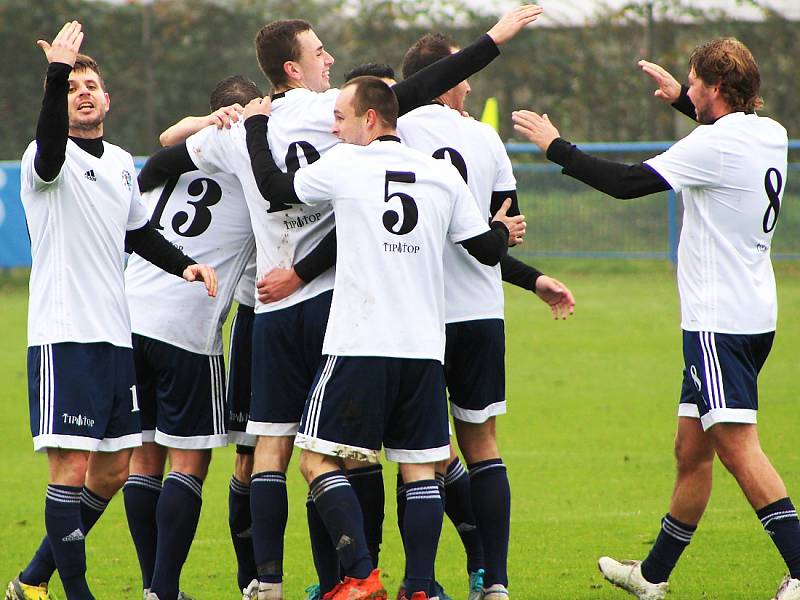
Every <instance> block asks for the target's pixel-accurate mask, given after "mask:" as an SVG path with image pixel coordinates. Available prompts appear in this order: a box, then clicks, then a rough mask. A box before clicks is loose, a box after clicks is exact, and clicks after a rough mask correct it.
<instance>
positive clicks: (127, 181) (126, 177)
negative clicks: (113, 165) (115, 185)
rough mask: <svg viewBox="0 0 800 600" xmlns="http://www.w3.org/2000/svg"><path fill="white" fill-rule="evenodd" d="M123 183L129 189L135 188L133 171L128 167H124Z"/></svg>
mask: <svg viewBox="0 0 800 600" xmlns="http://www.w3.org/2000/svg"><path fill="white" fill-rule="evenodd" d="M122 183H124V184H125V187H126V188H128V189H129V190H130V189H132V188H133V177H131V173H130V171H128V170H127V169H122Z"/></svg>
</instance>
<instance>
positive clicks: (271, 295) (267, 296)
mask: <svg viewBox="0 0 800 600" xmlns="http://www.w3.org/2000/svg"><path fill="white" fill-rule="evenodd" d="M303 283H304V282H303V280H302V279H300V278H299V277H298V276H297V273H295V272H294V269H272V271H270V272H269V273H267V274H266V275H265V276H264V277H263V278H262V279H261V280H260V281H258V282H257V283H256V292H257V295H258V299H259V301H261V302H263V303H264V304H269V303H270V302H277V301H278V300H283V299H284V298H288V297H289V296H291V295H292V294H293V293H295V292H296V291H297V289H298V288H299V287H300V286H301V285H303Z"/></svg>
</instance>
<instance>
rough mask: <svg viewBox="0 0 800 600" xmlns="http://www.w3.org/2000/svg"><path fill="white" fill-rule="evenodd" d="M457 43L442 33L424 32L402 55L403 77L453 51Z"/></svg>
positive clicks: (405, 77)
mask: <svg viewBox="0 0 800 600" xmlns="http://www.w3.org/2000/svg"><path fill="white" fill-rule="evenodd" d="M457 47H458V44H456V43H455V41H454V40H453V39H452V38H449V37H447V36H446V35H444V34H443V33H426V34H425V35H423V36H422V37H421V38H419V39H418V40H417V41H416V42H414V44H413V45H412V46H411V48H409V49H408V51H407V52H406V55H405V56H404V57H403V79H408V78H409V77H411V76H412V75H413V74H414V73H416V72H417V71H420V70H422V69H424V68H425V67H427V66H428V65H432V64H433V63H435V62H436V61H437V60H441V59H443V58H445V57H446V56H450V55H451V54H452V53H453V48H457Z"/></svg>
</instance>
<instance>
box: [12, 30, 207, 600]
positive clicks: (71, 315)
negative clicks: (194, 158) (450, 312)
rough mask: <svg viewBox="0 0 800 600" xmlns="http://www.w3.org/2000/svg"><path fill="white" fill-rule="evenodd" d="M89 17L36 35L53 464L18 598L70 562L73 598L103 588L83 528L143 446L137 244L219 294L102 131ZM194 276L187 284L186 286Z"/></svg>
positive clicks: (36, 328)
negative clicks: (150, 212) (44, 36)
mask: <svg viewBox="0 0 800 600" xmlns="http://www.w3.org/2000/svg"><path fill="white" fill-rule="evenodd" d="M83 36H84V34H83V31H82V27H81V25H80V23H78V22H77V21H72V22H69V23H67V24H65V25H64V27H63V28H62V29H61V31H60V32H59V33H58V35H57V36H56V37H55V39H54V40H53V42H52V44H51V43H48V42H47V41H45V40H39V41H38V45H39V46H40V47H41V48H42V50H43V51H44V52H45V55H46V56H47V60H48V63H49V66H48V70H47V76H46V80H45V92H44V99H43V101H42V110H41V112H40V115H39V122H38V125H37V130H36V140H35V141H34V142H32V143H31V145H30V146H29V147H28V149H27V150H26V152H25V155H24V156H23V158H22V167H21V169H22V185H21V191H20V195H21V198H22V202H23V206H24V207H25V213H26V219H27V222H28V228H29V231H30V236H31V251H32V256H33V266H32V269H31V281H30V303H29V312H28V344H29V347H28V386H29V401H30V411H31V430H32V433H33V437H34V448H35V449H36V450H37V451H46V452H47V456H48V463H49V466H50V478H49V485H48V487H47V499H46V502H45V528H46V530H47V537H46V538H45V539H44V540H43V541H42V543H41V545H40V547H39V549H38V550H37V552H36V555H35V556H34V558H33V560H32V561H31V562H30V564H29V565H28V567H27V568H26V569H25V570H24V571H23V572H22V573H20V575H19V577H17V578H15V579H14V580H13V581H12V582H11V583H10V584H9V586H8V589H7V590H6V598H7V599H10V600H25V599H28V598H50V595H49V592H48V590H47V583H48V581H49V579H50V577H51V575H52V573H53V571H54V570H55V569H58V571H59V575H60V577H61V582H62V584H63V586H64V591H65V593H66V596H67V598H68V599H69V600H89V599H91V598H93V596H92V593H91V591H90V590H89V586H88V584H87V582H86V553H85V541H84V540H85V536H86V534H87V533H88V531H89V529H90V528H91V527H92V526H93V525H94V523H95V522H96V521H97V520H98V519H99V518H100V516H101V514H102V512H103V510H104V509H105V507H106V506H107V504H108V501H109V500H110V499H111V496H113V494H114V493H115V492H116V490H117V489H119V487H120V486H121V485H122V482H123V481H124V479H125V477H126V476H127V463H128V459H129V457H130V452H131V448H133V447H135V446H138V445H139V444H140V443H141V424H140V421H139V406H138V403H137V395H136V387H135V385H134V384H135V379H134V371H133V357H132V351H131V329H130V317H129V314H128V306H127V303H126V301H125V294H124V277H123V271H122V268H123V264H124V252H125V249H126V247H127V248H128V249H130V250H133V251H135V252H137V253H138V254H140V255H141V256H143V257H145V258H146V259H147V260H150V261H152V262H153V263H154V264H156V265H158V266H159V267H161V268H163V269H164V270H166V271H168V272H170V273H172V274H173V275H176V276H178V277H181V276H182V277H183V278H184V279H185V280H187V281H195V280H203V281H204V282H205V284H206V288H207V294H208V295H210V296H213V295H215V294H216V276H215V274H214V271H213V269H211V268H210V267H207V266H205V265H198V264H196V263H195V262H194V261H193V260H192V259H191V258H189V257H188V256H186V255H185V254H183V253H182V252H180V251H179V250H177V249H176V248H174V247H173V246H172V245H171V244H169V243H168V242H167V241H166V240H164V238H163V237H162V236H161V235H159V234H158V232H157V231H156V230H155V229H153V228H152V227H151V226H150V225H149V224H148V223H147V215H146V212H145V209H144V206H143V204H142V203H141V200H140V198H139V190H138V187H137V185H136V181H135V179H134V177H133V175H134V173H135V171H134V166H133V158H132V157H131V155H130V154H128V153H127V152H125V151H124V150H122V149H121V148H119V147H117V146H114V145H112V144H109V143H108V142H105V141H104V139H103V133H104V131H103V121H104V119H105V116H106V113H107V111H108V110H109V107H110V100H109V96H108V94H107V93H106V91H105V84H104V82H103V78H102V76H101V74H100V70H99V68H98V66H97V63H96V62H95V61H94V60H93V59H92V58H90V57H88V56H85V55H82V54H79V53H78V52H79V50H80V46H81V43H82V41H83ZM187 287H189V286H187Z"/></svg>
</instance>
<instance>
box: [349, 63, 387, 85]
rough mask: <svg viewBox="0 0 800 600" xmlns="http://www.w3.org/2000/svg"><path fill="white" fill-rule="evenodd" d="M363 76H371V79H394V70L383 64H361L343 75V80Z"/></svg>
mask: <svg viewBox="0 0 800 600" xmlns="http://www.w3.org/2000/svg"><path fill="white" fill-rule="evenodd" d="M364 75H372V76H373V77H382V78H384V79H395V76H394V69H393V68H392V67H390V66H389V65H387V64H384V63H372V62H370V63H363V64H361V65H358V66H357V67H353V68H352V69H350V70H349V71H348V72H347V73H345V74H344V80H345V81H350V80H351V79H355V78H356V77H363V76H364Z"/></svg>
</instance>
